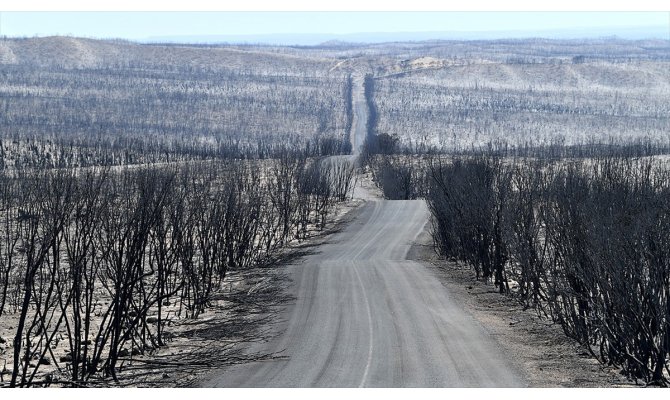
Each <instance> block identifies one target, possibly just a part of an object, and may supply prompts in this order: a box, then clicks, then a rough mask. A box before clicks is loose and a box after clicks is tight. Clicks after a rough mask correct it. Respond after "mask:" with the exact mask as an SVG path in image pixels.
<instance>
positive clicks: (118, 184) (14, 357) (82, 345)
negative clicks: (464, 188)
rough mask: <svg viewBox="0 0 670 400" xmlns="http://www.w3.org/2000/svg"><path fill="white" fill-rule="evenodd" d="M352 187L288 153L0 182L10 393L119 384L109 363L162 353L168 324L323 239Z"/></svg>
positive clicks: (20, 174)
mask: <svg viewBox="0 0 670 400" xmlns="http://www.w3.org/2000/svg"><path fill="white" fill-rule="evenodd" d="M353 177H354V169H353V166H352V165H350V164H348V163H345V162H337V163H333V162H324V161H322V160H320V159H313V158H308V157H306V155H305V153H304V152H295V151H289V150H286V151H284V152H283V153H282V154H281V155H280V156H279V157H278V158H277V159H275V160H266V161H258V160H255V161H248V160H236V161H226V162H222V161H210V162H192V163H183V164H169V165H166V166H153V167H142V168H134V169H121V170H118V169H111V168H109V167H99V168H91V169H86V170H76V169H57V170H19V171H12V172H1V171H0V318H7V317H9V316H10V315H11V316H12V317H14V318H16V326H15V327H14V337H13V338H12V346H11V348H12V354H11V355H9V362H10V364H11V365H10V366H11V368H10V369H9V370H6V371H3V373H2V374H1V375H0V376H3V377H4V375H5V372H8V373H9V376H8V378H7V380H8V382H7V384H8V385H9V386H11V387H15V386H35V385H49V384H52V383H55V381H56V380H58V382H59V383H60V384H65V385H73V386H81V385H86V384H87V382H91V381H95V380H99V379H108V378H111V379H114V380H116V379H117V373H118V365H119V362H120V361H122V360H124V359H126V358H128V357H131V356H134V355H137V354H143V353H144V352H146V351H149V350H152V349H155V348H157V347H159V346H161V345H163V344H164V343H165V340H166V337H167V336H166V329H165V328H166V323H167V321H169V320H171V319H173V318H175V317H176V316H177V317H179V316H181V317H184V318H196V317H197V316H198V315H199V314H200V313H202V312H203V311H204V310H206V308H207V307H208V306H209V305H210V301H211V299H212V295H213V294H214V293H216V291H217V289H219V288H220V287H221V285H222V282H223V281H224V279H225V277H226V274H227V272H228V271H231V270H238V269H246V268H252V267H255V266H260V265H265V264H269V263H271V262H272V260H273V259H275V258H276V257H277V256H278V254H279V253H280V252H281V251H282V250H283V249H284V248H285V247H286V246H287V245H288V244H289V243H291V242H294V241H301V240H303V239H305V238H307V237H308V236H309V235H310V232H312V231H314V230H315V229H323V228H324V227H325V225H326V223H327V222H328V221H329V218H330V216H331V213H332V210H333V206H334V205H335V203H337V202H340V201H344V200H346V199H347V198H349V196H350V194H351V190H352V185H353ZM57 348H61V349H63V348H64V349H65V350H66V351H67V352H66V355H65V356H61V357H57V356H56V355H55V353H54V352H55V350H54V349H57ZM45 366H49V369H51V370H53V373H50V374H40V370H41V369H42V370H43V369H44V368H46V367H45ZM3 380H4V379H3Z"/></svg>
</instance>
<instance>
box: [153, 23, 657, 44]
mask: <svg viewBox="0 0 670 400" xmlns="http://www.w3.org/2000/svg"><path fill="white" fill-rule="evenodd" d="M669 34H670V31H669V27H668V26H667V25H664V26H643V27H639V26H625V27H611V28H580V29H570V30H567V29H564V30H560V29H554V30H540V31H527V30H526V31H523V30H518V31H473V32H467V31H438V32H362V33H351V34H325V33H314V34H288V33H281V34H264V35H181V36H155V37H149V38H147V39H142V40H141V41H145V42H159V43H160V42H172V43H257V44H258V43H263V44H269V45H300V46H314V45H320V44H322V43H327V42H340V43H358V44H365V43H367V44H372V43H375V44H378V43H391V42H416V41H430V40H499V39H527V38H546V39H599V38H604V37H617V38H620V39H626V40H644V39H665V40H667V39H668V35H669Z"/></svg>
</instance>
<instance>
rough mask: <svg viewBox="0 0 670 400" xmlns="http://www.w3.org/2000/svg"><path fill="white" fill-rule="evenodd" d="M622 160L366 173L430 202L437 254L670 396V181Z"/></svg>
mask: <svg viewBox="0 0 670 400" xmlns="http://www.w3.org/2000/svg"><path fill="white" fill-rule="evenodd" d="M624 150H625V149H624ZM626 151H627V150H626ZM626 151H624V155H616V154H612V153H610V154H606V155H601V156H597V157H592V158H562V159H561V158H552V157H537V158H531V157H520V158H516V157H501V156H499V155H491V154H486V153H485V152H482V153H479V154H470V155H452V156H448V155H444V154H442V155H436V154H433V155H427V156H424V157H416V156H407V155H405V156H402V155H385V156H375V157H374V158H373V162H372V163H371V164H370V166H371V168H372V170H373V176H374V177H375V179H376V181H377V184H378V185H379V186H380V187H381V188H382V190H383V192H384V195H385V196H386V197H387V198H399V199H409V198H418V197H425V199H426V201H427V203H428V206H429V209H430V211H431V214H432V236H433V241H434V246H435V249H436V251H437V252H438V253H439V254H441V255H442V256H444V257H445V258H447V259H450V260H460V261H461V262H465V263H466V264H468V265H470V266H471V267H472V268H473V272H474V275H475V277H476V278H477V279H480V280H484V281H486V282H491V283H493V284H494V285H495V286H496V287H497V289H498V290H499V292H500V293H503V294H508V295H512V296H515V297H516V298H518V299H519V301H521V302H522V303H523V305H524V307H525V308H533V309H535V310H536V311H537V312H538V313H539V315H541V316H542V317H544V318H549V319H551V320H552V321H554V322H556V323H558V324H560V326H561V327H562V328H563V331H564V332H565V334H566V335H567V336H569V337H571V338H573V339H575V340H577V341H578V342H579V343H581V344H582V345H584V347H585V348H586V349H587V350H588V351H589V352H590V353H591V354H592V355H593V356H594V357H596V358H597V359H599V360H600V361H601V362H603V363H605V364H608V365H615V366H619V367H621V368H622V372H623V373H624V374H625V375H627V376H628V377H630V378H631V379H634V380H636V381H638V380H641V381H643V382H645V383H647V384H657V385H662V386H667V385H668V383H669V381H668V376H669V375H670V370H669V366H668V353H669V351H670V169H668V165H667V164H666V163H665V162H664V161H662V159H658V158H654V157H629V156H626V155H625V154H626ZM547 154H551V153H547ZM417 170H418V171H420V172H418V173H417Z"/></svg>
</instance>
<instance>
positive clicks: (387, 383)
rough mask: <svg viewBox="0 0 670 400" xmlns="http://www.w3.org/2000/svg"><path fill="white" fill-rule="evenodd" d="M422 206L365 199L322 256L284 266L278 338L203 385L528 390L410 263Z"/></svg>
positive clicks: (428, 276)
mask: <svg viewBox="0 0 670 400" xmlns="http://www.w3.org/2000/svg"><path fill="white" fill-rule="evenodd" d="M427 220H428V210H427V208H426V205H425V202H423V201H421V200H414V201H386V200H369V201H368V202H367V203H366V204H365V205H364V206H363V208H362V210H361V211H360V213H359V214H358V215H357V217H356V218H355V219H354V221H352V222H351V223H349V224H348V226H347V227H346V228H345V229H344V230H342V231H341V232H339V233H337V234H335V235H334V236H333V237H332V238H331V240H330V241H329V242H328V243H326V244H324V245H322V246H320V247H318V249H317V253H316V254H313V255H310V256H308V257H306V258H304V259H303V260H302V261H301V262H299V263H298V264H296V265H290V266H287V268H288V269H289V272H290V274H291V276H292V280H293V283H292V286H291V287H290V290H291V291H292V292H293V294H294V295H295V296H296V301H295V303H294V304H291V305H289V306H287V308H286V309H285V311H284V313H283V315H282V320H283V322H282V323H280V324H278V325H277V326H276V327H275V328H274V329H277V332H278V335H277V336H276V337H275V339H273V340H271V341H269V342H267V343H260V344H256V345H254V346H255V347H253V348H251V349H250V352H256V351H261V352H277V351H282V350H284V352H283V355H285V356H286V358H285V359H280V360H273V361H264V362H254V363H248V364H240V365H235V366H232V367H230V368H228V369H226V370H223V371H220V372H218V373H217V374H215V375H213V376H211V377H210V378H208V379H207V380H205V381H203V382H202V383H201V384H200V385H201V386H205V387H212V386H214V387H491V386H493V387H505V386H514V387H519V386H524V382H523V380H522V379H521V378H520V377H519V376H518V375H517V374H516V373H515V372H514V371H513V369H512V368H511V367H510V365H509V363H508V362H507V361H506V360H505V358H504V356H503V354H501V353H500V352H499V351H498V349H497V346H496V344H495V341H494V339H493V338H492V337H491V336H489V335H488V334H487V332H486V331H485V329H484V328H483V327H482V326H481V325H479V324H478V323H477V322H476V321H475V320H474V319H473V318H472V317H471V316H470V315H469V314H467V313H466V312H465V311H464V310H463V309H461V308H459V306H458V305H457V303H456V302H454V301H453V300H452V299H451V298H450V296H449V293H448V292H447V289H446V288H445V287H444V286H442V285H441V284H440V282H439V280H438V279H437V278H436V277H435V276H434V275H433V273H432V272H431V270H430V269H428V268H427V267H426V266H424V265H422V264H421V263H418V262H415V261H409V260H406V255H407V252H408V250H409V248H410V245H411V244H412V242H413V240H415V239H416V237H417V236H418V235H419V233H421V232H422V231H423V229H424V227H425V225H426V223H427Z"/></svg>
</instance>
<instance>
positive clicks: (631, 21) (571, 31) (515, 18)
mask: <svg viewBox="0 0 670 400" xmlns="http://www.w3.org/2000/svg"><path fill="white" fill-rule="evenodd" d="M375 35H377V36H380V35H381V36H384V38H378V39H376V40H375V39H373V40H368V41H366V40H358V39H357V38H359V37H365V36H368V37H369V36H375ZM408 35H410V36H415V37H417V39H412V38H410V39H405V40H410V41H415V40H418V41H423V40H468V39H475V40H478V39H487V40H490V39H520V38H531V37H533V38H535V37H541V38H546V39H554V38H556V39H566V38H568V39H572V38H574V39H579V38H584V39H588V38H603V37H612V36H616V37H620V38H621V39H634V40H635V39H664V40H665V39H667V40H670V13H667V12H612V11H607V12H511V11H505V12H486V11H475V12H432V13H427V12H415V11H410V12H391V11H381V12H320V11H318V12H259V11H252V12H207V13H205V12H167V11H159V12H33V11H30V12H2V13H0V36H5V37H47V36H70V37H84V38H91V39H124V40H130V41H135V42H144V43H147V42H156V41H159V42H160V41H166V40H167V41H174V42H178V43H187V42H188V43H194V44H197V43H211V42H208V41H207V40H204V39H203V38H209V39H210V40H212V39H213V40H215V41H219V42H223V41H227V42H235V41H237V42H245V41H257V40H259V39H260V40H261V41H262V42H263V43H266V44H284V45H290V44H297V45H300V44H307V45H314V44H319V43H321V42H325V41H332V40H338V39H342V41H350V42H352V43H381V42H384V41H388V40H390V41H396V40H397V41H402V40H403V38H402V37H403V36H408ZM430 35H434V37H431V36H430ZM538 35H540V36H538ZM394 36H397V37H399V38H398V39H396V38H394ZM627 36H629V37H627ZM309 37H315V39H313V40H310V39H309ZM316 37H318V38H316ZM350 37H351V38H353V39H351V40H347V38H350ZM298 38H299V39H298ZM292 41H295V42H292Z"/></svg>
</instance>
